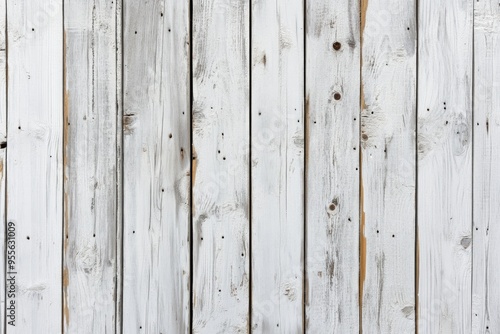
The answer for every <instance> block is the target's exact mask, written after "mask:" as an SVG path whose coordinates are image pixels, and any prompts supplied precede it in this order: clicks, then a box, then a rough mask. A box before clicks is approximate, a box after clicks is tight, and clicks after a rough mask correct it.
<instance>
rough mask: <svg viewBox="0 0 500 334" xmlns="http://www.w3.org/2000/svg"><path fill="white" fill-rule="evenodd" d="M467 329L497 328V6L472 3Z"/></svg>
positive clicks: (499, 41)
mask: <svg viewBox="0 0 500 334" xmlns="http://www.w3.org/2000/svg"><path fill="white" fill-rule="evenodd" d="M474 14H475V16H474V56H475V57H474V122H473V127H474V129H473V133H474V197H473V198H474V204H473V212H474V219H473V221H474V229H473V233H474V238H473V239H474V251H473V255H474V257H473V277H472V282H473V285H472V332H473V333H497V332H499V331H500V287H499V285H498V282H499V280H500V265H499V263H498V254H499V252H500V243H499V241H500V227H499V226H498V221H499V219H500V207H499V205H498V203H499V200H500V178H499V177H498V171H499V170H500V150H499V149H498V145H499V143H500V96H499V95H498V89H499V88H500V64H499V63H498V59H499V58H500V6H499V4H498V1H492V0H480V1H478V2H475V3H474Z"/></svg>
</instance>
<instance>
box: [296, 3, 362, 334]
mask: <svg viewBox="0 0 500 334" xmlns="http://www.w3.org/2000/svg"><path fill="white" fill-rule="evenodd" d="M306 22H307V24H306V27H307V28H306V58H307V59H306V122H307V123H306V137H305V140H306V279H307V281H306V292H305V294H306V301H305V305H306V310H305V312H306V319H305V323H306V331H307V332H308V333H354V332H358V330H359V303H358V300H359V284H358V277H359V263H360V261H359V223H360V220H359V218H360V215H359V204H360V203H359V198H360V196H359V195H360V189H359V184H360V183H359V173H360V172H359V168H360V166H359V152H360V151H359V149H360V148H359V128H360V49H361V48H360V7H359V2H358V1H350V0H339V1H336V2H332V1H328V0H307V1H306Z"/></svg>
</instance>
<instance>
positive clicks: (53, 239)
mask: <svg viewBox="0 0 500 334" xmlns="http://www.w3.org/2000/svg"><path fill="white" fill-rule="evenodd" d="M7 13H8V15H7V17H8V21H7V25H8V27H7V34H8V36H9V37H8V38H9V40H8V50H7V52H8V69H9V76H8V108H7V109H8V111H9V114H8V126H7V130H8V134H9V138H8V140H9V143H8V145H9V147H8V150H7V170H8V171H9V182H8V184H7V194H8V196H7V208H8V209H7V221H8V222H13V223H14V224H15V225H16V264H15V271H16V272H17V275H16V286H17V291H16V296H15V298H9V300H8V302H10V301H11V300H15V303H16V323H15V327H14V326H11V325H7V332H8V333H60V332H61V330H62V328H61V324H62V312H61V310H62V302H61V301H62V296H61V287H62V230H63V228H62V224H63V205H62V204H63V196H62V193H63V191H62V190H63V146H62V143H63V91H64V90H63V89H64V88H63V11H62V2H61V1H58V0H47V1H28V0H21V1H19V0H8V1H7Z"/></svg>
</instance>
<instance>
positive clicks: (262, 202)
mask: <svg viewBox="0 0 500 334" xmlns="http://www.w3.org/2000/svg"><path fill="white" fill-rule="evenodd" d="M303 7H304V5H303V1H285V0H280V1H275V0H260V1H253V3H252V132H251V136H252V180H251V187H252V257H251V258H252V305H251V307H252V332H253V333H302V332H303V328H302V327H303V319H302V315H303V310H302V304H303V266H304V262H303V255H304V254H303V253H304V252H303V250H304V248H303V247H304V8H303Z"/></svg>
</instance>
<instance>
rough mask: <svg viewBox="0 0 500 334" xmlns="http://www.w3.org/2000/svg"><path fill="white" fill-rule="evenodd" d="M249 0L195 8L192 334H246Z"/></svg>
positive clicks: (203, 2) (209, 0)
mask: <svg viewBox="0 0 500 334" xmlns="http://www.w3.org/2000/svg"><path fill="white" fill-rule="evenodd" d="M249 2H250V1H249V0H224V1H218V0H194V1H193V111H192V112H193V175H192V184H193V208H192V210H193V275H194V276H193V331H194V333H245V332H247V331H248V329H249V321H250V319H249V294H250V291H249V290H250V277H249V263H250V261H249V257H250V250H249V233H250V232H249V221H250V217H249V216H250V203H249V192H250V184H249V170H250V162H249V139H250V138H249V132H250V121H249V118H250V117H249V116H250V109H249V108H250V107H249V104H250V103H249V99H250V97H249V85H250V82H249V74H250V73H249V72H250V71H249V62H250V59H249V37H250V34H249V20H250V15H249V6H250V4H249Z"/></svg>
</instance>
